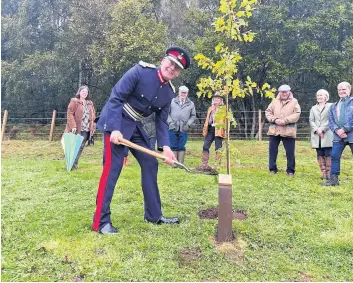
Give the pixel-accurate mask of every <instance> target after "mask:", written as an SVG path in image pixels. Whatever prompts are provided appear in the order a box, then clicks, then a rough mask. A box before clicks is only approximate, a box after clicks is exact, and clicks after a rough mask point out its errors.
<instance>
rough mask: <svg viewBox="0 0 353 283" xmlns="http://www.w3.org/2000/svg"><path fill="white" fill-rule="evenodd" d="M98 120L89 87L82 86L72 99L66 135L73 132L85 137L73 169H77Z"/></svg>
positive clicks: (68, 111) (68, 110)
mask: <svg viewBox="0 0 353 283" xmlns="http://www.w3.org/2000/svg"><path fill="white" fill-rule="evenodd" d="M95 118H96V110H95V109H94V105H93V102H92V100H90V98H89V90H88V87H87V86H81V87H80V88H79V89H78V91H77V93H76V95H75V97H74V98H71V101H70V104H69V106H68V108H67V123H66V128H65V131H64V132H65V133H69V132H72V133H74V134H76V133H77V134H80V135H81V136H82V137H83V141H82V144H81V146H80V150H79V152H78V154H77V157H76V159H75V162H74V165H73V168H75V169H77V168H78V166H77V164H78V160H79V158H80V156H81V153H82V151H83V148H84V146H85V143H86V141H87V140H88V139H90V138H91V137H92V136H93V134H94V131H95V129H96V124H95V123H94V119H95Z"/></svg>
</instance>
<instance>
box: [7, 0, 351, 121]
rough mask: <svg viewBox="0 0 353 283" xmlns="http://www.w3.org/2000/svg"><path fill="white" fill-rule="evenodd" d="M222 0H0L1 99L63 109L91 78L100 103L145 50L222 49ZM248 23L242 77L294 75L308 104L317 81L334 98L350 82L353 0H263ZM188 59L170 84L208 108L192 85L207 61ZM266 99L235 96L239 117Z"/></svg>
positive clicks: (155, 53)
mask: <svg viewBox="0 0 353 283" xmlns="http://www.w3.org/2000/svg"><path fill="white" fill-rule="evenodd" d="M218 6H219V2H218V1H216V0H174V1H171V0H170V1H168V0H150V1H147V0H115V1H114V0H85V1H81V0H3V1H2V31H1V32H2V38H1V40H2V45H1V48H2V49H1V58H2V85H1V87H2V92H1V96H2V97H1V98H2V109H5V108H6V109H9V110H10V111H11V113H16V115H17V116H22V117H31V116H39V115H43V113H46V112H51V110H52V109H54V108H55V109H57V110H58V111H65V110H66V107H67V104H68V102H69V100H70V98H71V97H73V95H74V94H75V93H76V91H77V88H78V87H79V85H82V84H86V85H88V86H89V88H90V92H91V95H92V99H93V101H94V103H95V105H96V108H97V109H98V111H99V110H100V109H101V108H102V106H103V104H104V103H105V101H106V100H107V98H108V97H109V95H110V91H111V88H112V86H113V85H114V84H115V83H116V82H117V81H118V79H119V78H120V77H121V76H122V74H123V73H124V72H125V71H126V70H127V69H129V68H130V67H132V66H133V65H134V64H136V63H137V62H138V61H140V60H143V61H146V62H149V63H154V64H157V65H158V63H159V61H160V60H161V58H162V56H163V54H164V51H165V49H166V48H167V47H168V46H169V45H172V44H173V45H180V46H182V47H184V48H185V49H187V50H188V51H189V52H190V54H191V55H192V56H195V55H196V54H198V53H203V54H205V55H206V56H208V57H209V58H214V57H217V54H216V52H215V49H214V47H215V46H216V44H217V42H221V40H220V38H219V36H220V35H219V34H217V33H215V32H214V27H213V26H212V23H213V21H214V19H215V17H216V16H217V15H219V10H218ZM249 29H250V30H252V31H253V32H255V38H254V41H253V42H251V43H249V42H242V41H240V42H239V41H238V42H237V43H236V44H237V46H236V47H237V48H239V50H240V54H241V56H242V57H243V60H242V62H241V63H240V66H239V72H238V78H239V80H240V81H241V82H243V83H244V84H245V82H246V80H247V77H248V76H250V77H251V78H252V79H253V81H254V82H256V83H257V84H258V85H260V86H261V85H262V84H263V83H264V82H267V83H269V84H271V86H273V87H277V86H279V85H280V84H283V83H288V84H290V85H291V86H292V88H293V92H294V94H295V95H296V96H297V97H298V99H299V102H300V104H301V106H302V108H303V109H304V110H308V109H310V107H311V106H312V105H313V104H314V103H315V93H316V91H317V90H318V89H320V88H325V89H327V90H329V92H330V93H331V95H332V97H333V98H332V99H331V100H335V98H336V96H337V94H336V93H337V92H336V85H337V83H339V82H340V81H343V80H347V81H351V82H352V78H353V3H352V1H351V0H331V1H327V0H260V1H258V5H257V6H256V9H255V10H254V11H253V17H251V18H250V23H249ZM192 63H193V64H192V66H191V68H190V69H189V70H187V71H185V73H184V74H183V75H182V76H181V77H180V78H178V79H177V80H176V81H175V82H174V84H175V85H176V87H178V86H180V85H182V84H184V85H187V86H188V87H189V89H190V97H191V98H192V99H193V100H194V101H195V103H196V107H197V108H198V111H203V110H204V109H205V108H206V107H207V106H208V105H209V100H208V99H198V98H197V97H196V93H197V91H198V89H197V87H196V85H197V83H198V81H199V79H200V78H202V77H205V76H208V75H209V73H208V72H209V71H207V70H203V69H201V68H199V67H198V66H197V64H196V61H193V62H192ZM268 103H269V99H268V98H265V97H261V96H260V95H256V94H254V95H252V96H248V97H246V98H245V99H232V100H231V101H230V105H231V107H232V109H233V112H234V113H235V117H236V119H237V121H238V126H244V125H242V122H245V121H248V120H249V117H247V115H249V114H248V113H251V112H247V111H249V110H251V111H253V110H256V109H259V108H260V109H264V108H265V107H266V106H267V105H268ZM254 119H255V117H254Z"/></svg>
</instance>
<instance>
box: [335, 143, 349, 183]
mask: <svg viewBox="0 0 353 283" xmlns="http://www.w3.org/2000/svg"><path fill="white" fill-rule="evenodd" d="M346 145H348V146H349V147H350V148H351V152H352V155H353V143H347V142H344V141H339V142H333V147H332V152H331V174H330V175H331V176H335V175H336V176H338V175H339V174H340V167H341V156H342V152H343V150H344V148H345V147H346Z"/></svg>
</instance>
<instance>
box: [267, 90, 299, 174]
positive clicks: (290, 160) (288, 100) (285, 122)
mask: <svg viewBox="0 0 353 283" xmlns="http://www.w3.org/2000/svg"><path fill="white" fill-rule="evenodd" d="M300 113H301V109H300V105H299V103H298V100H297V99H295V98H294V97H293V93H292V92H291V88H290V86H289V85H281V86H280V87H279V88H278V95H277V97H276V98H275V99H273V100H272V102H271V103H270V105H269V106H268V107H267V109H266V111H265V115H266V118H267V120H268V121H269V122H270V127H269V129H268V132H267V135H269V136H270V143H269V170H270V173H271V174H276V173H277V171H278V168H277V163H276V161H277V155H278V146H279V144H280V142H281V141H282V143H283V146H284V149H285V150H286V156H287V169H286V172H287V175H288V176H289V177H293V176H294V173H295V156H294V153H295V138H296V136H297V124H296V123H297V121H298V120H299V118H300Z"/></svg>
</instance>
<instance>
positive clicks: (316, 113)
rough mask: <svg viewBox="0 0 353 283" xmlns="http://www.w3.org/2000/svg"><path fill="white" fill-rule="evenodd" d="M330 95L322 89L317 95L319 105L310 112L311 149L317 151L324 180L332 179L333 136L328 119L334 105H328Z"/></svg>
mask: <svg viewBox="0 0 353 283" xmlns="http://www.w3.org/2000/svg"><path fill="white" fill-rule="evenodd" d="M329 98H330V95H329V93H328V92H327V91H326V90H324V89H320V90H318V91H317V93H316V99H317V104H316V105H314V106H313V107H311V110H310V117H309V122H310V127H311V139H310V141H311V147H312V148H315V149H316V152H317V160H318V163H319V166H320V169H321V172H322V178H323V179H327V178H329V177H330V169H331V150H332V140H333V134H332V132H331V130H330V128H329V124H328V122H329V121H328V117H329V109H330V107H331V105H332V103H327V101H328V100H329Z"/></svg>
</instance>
